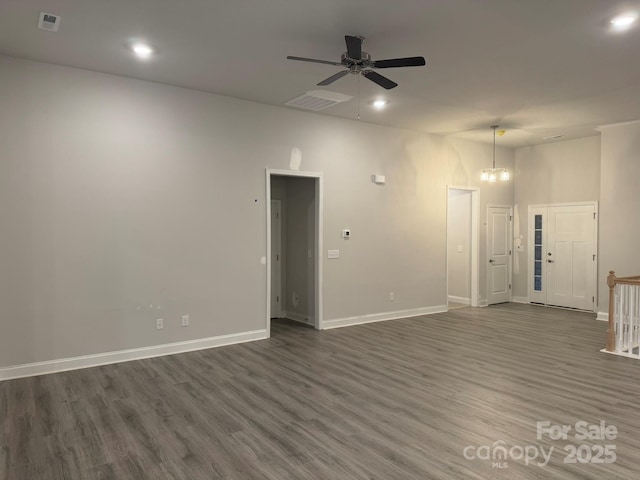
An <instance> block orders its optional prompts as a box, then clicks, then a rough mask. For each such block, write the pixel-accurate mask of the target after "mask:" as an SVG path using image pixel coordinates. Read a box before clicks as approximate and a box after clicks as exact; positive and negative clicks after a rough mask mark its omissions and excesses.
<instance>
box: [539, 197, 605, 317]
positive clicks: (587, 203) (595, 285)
mask: <svg viewBox="0 0 640 480" xmlns="http://www.w3.org/2000/svg"><path fill="white" fill-rule="evenodd" d="M583 206H593V211H594V213H595V215H596V218H595V221H596V224H595V232H594V234H593V236H594V238H593V249H594V251H595V252H596V253H595V256H596V258H595V261H594V262H593V298H594V301H593V310H581V311H587V312H590V311H593V312H597V311H598V263H599V262H600V259H599V255H600V250H599V248H598V237H599V236H600V234H599V231H600V211H599V210H598V206H599V205H598V201H597V200H592V201H585V202H561V203H542V204H534V205H529V206H528V208H527V229H528V232H527V237H528V242H529V250H528V254H527V298H528V299H529V303H531V291H532V288H533V285H532V283H531V278H532V277H533V275H532V273H531V272H532V267H533V256H534V251H533V241H534V232H533V229H532V228H531V210H533V209H536V208H549V207H583ZM544 299H545V303H544V304H543V305H545V306H547V292H546V290H545V292H544ZM558 308H565V307H558Z"/></svg>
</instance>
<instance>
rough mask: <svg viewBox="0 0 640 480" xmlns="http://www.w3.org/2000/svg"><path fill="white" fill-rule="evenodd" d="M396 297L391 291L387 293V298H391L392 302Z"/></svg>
mask: <svg viewBox="0 0 640 480" xmlns="http://www.w3.org/2000/svg"><path fill="white" fill-rule="evenodd" d="M395 299H396V294H395V293H393V292H390V293H389V300H391V301H392V302H393V301H394V300H395Z"/></svg>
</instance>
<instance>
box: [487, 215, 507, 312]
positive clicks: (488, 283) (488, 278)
mask: <svg viewBox="0 0 640 480" xmlns="http://www.w3.org/2000/svg"><path fill="white" fill-rule="evenodd" d="M491 208H508V209H509V226H508V227H507V228H508V229H509V231H508V232H507V238H508V239H509V260H508V261H507V270H508V271H509V274H508V278H507V281H508V282H509V283H508V284H509V301H510V302H511V301H512V300H513V289H512V288H511V287H512V285H513V205H498V204H495V203H491V204H487V212H486V213H487V216H486V219H487V220H486V222H485V223H486V225H487V238H486V242H487V252H486V254H487V258H486V262H487V264H488V263H489V249H490V248H491V247H490V245H489V209H491ZM490 279H491V269H490V268H489V266H488V265H487V292H486V293H487V305H489V287H490V285H491V280H490Z"/></svg>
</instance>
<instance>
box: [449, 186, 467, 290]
mask: <svg viewBox="0 0 640 480" xmlns="http://www.w3.org/2000/svg"><path fill="white" fill-rule="evenodd" d="M447 216H448V218H449V220H448V230H447V261H448V263H447V268H448V271H449V275H448V281H449V296H450V297H451V296H454V297H461V298H463V299H465V300H469V301H471V268H470V266H471V192H470V191H468V190H466V191H465V190H449V205H448V209H447ZM459 247H461V250H462V251H458V250H459ZM453 301H455V299H454V300H453Z"/></svg>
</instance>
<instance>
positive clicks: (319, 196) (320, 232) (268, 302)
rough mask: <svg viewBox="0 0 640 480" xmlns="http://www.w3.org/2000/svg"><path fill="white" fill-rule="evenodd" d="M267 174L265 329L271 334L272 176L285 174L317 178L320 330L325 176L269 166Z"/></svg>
mask: <svg viewBox="0 0 640 480" xmlns="http://www.w3.org/2000/svg"><path fill="white" fill-rule="evenodd" d="M265 172H266V175H265V180H266V202H265V204H266V206H265V210H266V215H267V228H266V240H267V248H266V251H267V254H266V258H265V260H266V264H267V271H266V278H265V281H266V286H267V288H266V293H267V298H266V305H267V311H266V315H265V329H266V331H267V337H270V336H271V176H272V175H278V176H285V177H305V178H314V179H315V182H314V183H315V219H314V223H315V227H316V228H315V230H316V239H315V251H314V253H313V256H314V257H313V258H314V265H315V305H314V308H313V310H314V327H315V328H316V329H317V330H320V328H321V326H322V319H323V317H322V310H323V309H322V305H323V298H322V292H323V284H322V282H323V274H322V255H321V253H320V252H322V249H323V246H322V237H323V221H322V219H323V200H324V199H323V176H322V173H320V172H303V171H298V170H276V169H271V168H267V169H265Z"/></svg>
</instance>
